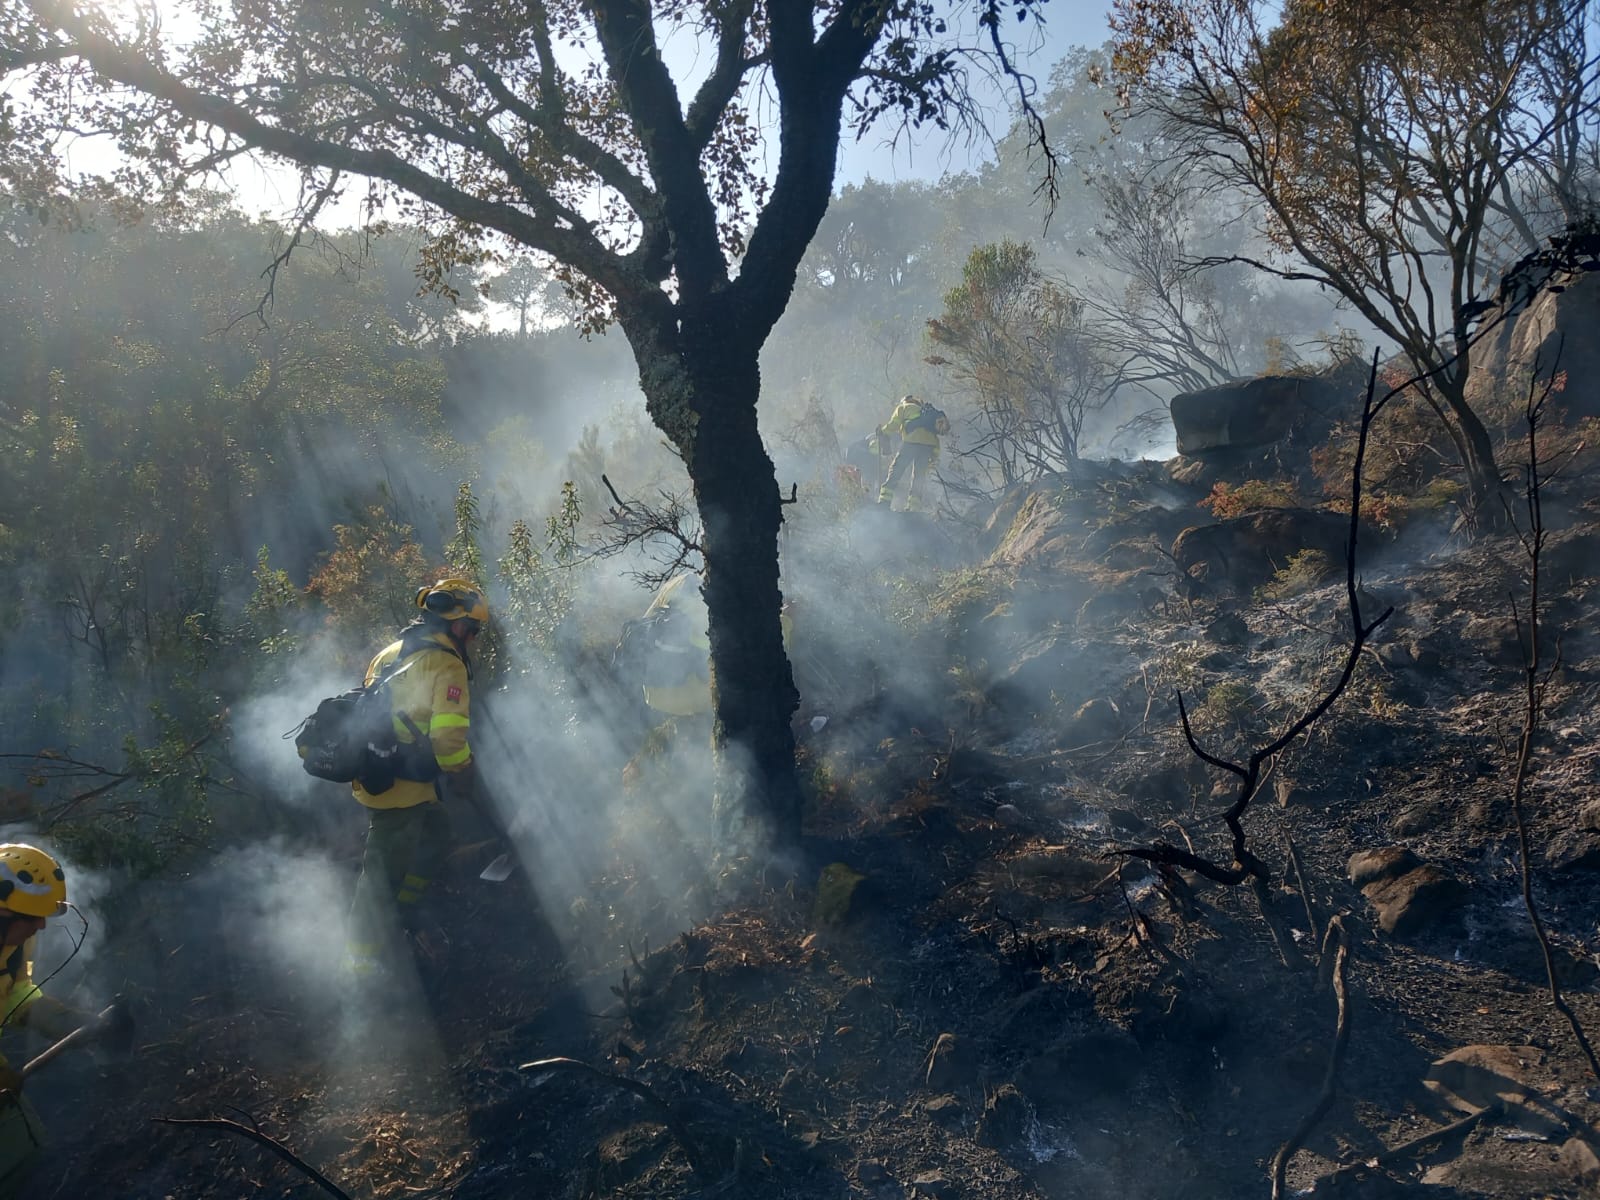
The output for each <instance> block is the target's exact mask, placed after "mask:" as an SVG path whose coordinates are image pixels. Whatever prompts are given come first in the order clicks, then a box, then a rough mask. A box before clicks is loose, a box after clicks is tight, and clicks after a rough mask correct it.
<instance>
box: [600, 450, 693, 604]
mask: <svg viewBox="0 0 1600 1200" xmlns="http://www.w3.org/2000/svg"><path fill="white" fill-rule="evenodd" d="M600 482H601V483H603V484H605V487H606V491H608V492H610V493H611V499H612V501H613V502H614V503H613V504H612V506H611V507H610V508H608V509H607V510H606V515H605V516H604V517H603V518H601V521H600V525H601V527H602V528H603V529H604V530H605V534H604V536H603V538H602V539H601V541H600V543H599V544H598V545H596V546H594V547H592V548H591V549H590V550H589V556H590V557H593V558H611V557H614V556H615V555H618V554H621V553H623V552H624V551H625V550H632V549H634V548H638V549H639V550H641V551H642V552H644V553H645V554H646V555H648V556H649V557H650V558H651V559H652V560H653V561H654V562H655V563H656V564H657V565H656V567H654V568H652V569H649V570H643V571H633V572H630V575H631V576H632V578H634V579H636V580H637V581H639V582H640V583H642V584H644V585H645V586H646V587H660V586H661V585H662V584H663V583H665V582H666V581H667V580H669V579H671V578H673V577H674V576H676V575H678V574H681V573H682V572H684V571H693V572H695V573H696V574H699V573H700V571H701V568H702V564H704V562H705V553H706V552H705V548H704V546H703V545H702V543H701V540H700V538H701V533H700V519H699V517H697V516H696V515H695V513H694V511H693V509H692V507H691V506H690V504H689V502H688V501H687V500H685V499H684V497H682V496H679V495H676V494H674V493H672V492H668V491H665V490H663V491H661V493H660V497H661V498H660V501H659V502H652V501H646V500H624V499H623V498H622V497H621V496H620V495H618V494H617V489H616V488H615V487H613V486H612V483H611V480H610V479H608V478H607V477H606V476H604V475H602V476H600Z"/></svg>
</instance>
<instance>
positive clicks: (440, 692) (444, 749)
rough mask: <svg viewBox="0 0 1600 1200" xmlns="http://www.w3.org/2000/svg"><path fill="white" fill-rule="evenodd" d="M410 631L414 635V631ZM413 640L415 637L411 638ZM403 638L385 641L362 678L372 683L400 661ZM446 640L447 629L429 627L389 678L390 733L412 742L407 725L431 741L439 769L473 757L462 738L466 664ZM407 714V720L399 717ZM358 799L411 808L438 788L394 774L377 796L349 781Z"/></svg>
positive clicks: (458, 766) (467, 724)
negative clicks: (429, 629) (431, 629)
mask: <svg viewBox="0 0 1600 1200" xmlns="http://www.w3.org/2000/svg"><path fill="white" fill-rule="evenodd" d="M414 636H415V635H413V637H414ZM411 644H412V645H415V644H416V642H415V641H414V640H413V641H412V642H411ZM406 645H407V639H406V638H401V639H400V640H399V641H397V642H394V643H392V644H390V645H388V646H385V647H384V648H383V649H382V650H381V651H379V652H378V656H377V657H376V658H374V659H373V660H372V665H371V666H369V667H368V668H367V677H366V682H367V683H368V684H371V683H372V681H373V680H375V679H376V678H377V677H378V676H379V675H380V674H382V673H383V672H384V671H385V670H387V669H388V667H389V666H390V665H391V664H393V663H395V662H397V661H399V659H400V655H401V653H402V651H403V650H404V649H405V648H406ZM458 653H459V651H457V650H456V647H455V645H454V644H453V643H452V642H451V641H450V635H449V634H447V633H444V632H443V631H440V632H431V633H428V634H427V635H425V636H424V637H423V638H422V648H421V649H419V650H416V651H415V652H413V653H412V654H411V655H409V657H408V659H407V662H406V664H405V665H404V666H402V667H401V669H400V671H399V672H398V673H397V674H396V675H394V676H393V677H392V678H391V679H390V680H389V684H388V687H389V704H390V708H391V710H392V711H393V712H394V714H395V718H394V729H395V736H396V737H398V738H399V739H400V741H401V742H403V743H405V744H406V745H408V746H409V745H414V744H415V742H416V739H415V738H414V737H413V736H412V727H415V728H416V730H417V731H418V732H419V733H421V734H422V735H423V736H424V737H426V738H427V739H428V741H429V742H430V743H431V744H432V748H433V757H434V761H435V762H437V763H438V764H439V770H440V771H443V772H446V773H451V772H455V771H464V770H466V768H467V767H468V766H469V765H470V764H471V762H472V748H471V746H469V745H468V743H467V735H468V733H469V732H470V730H471V720H470V718H469V716H468V708H469V705H470V702H471V695H470V689H469V685H468V679H467V665H466V663H464V662H463V661H462V660H461V659H460V658H459V657H457V655H458ZM402 714H404V716H405V717H406V718H407V719H409V721H410V725H407V723H406V721H404V720H401V715H402ZM351 790H352V791H354V792H355V797H356V799H357V800H359V801H361V803H362V804H365V805H366V806H367V807H368V808H413V807H415V806H416V805H418V804H425V803H427V802H428V801H430V800H436V799H438V791H437V790H436V789H435V787H434V785H433V784H432V783H431V782H430V783H422V782H419V781H418V780H414V779H397V780H395V782H394V786H393V787H392V788H390V789H389V790H388V791H386V792H382V793H380V794H378V795H376V796H374V795H372V794H371V793H370V792H368V791H367V789H366V788H364V787H362V786H361V784H359V783H356V784H354V785H352V789H351Z"/></svg>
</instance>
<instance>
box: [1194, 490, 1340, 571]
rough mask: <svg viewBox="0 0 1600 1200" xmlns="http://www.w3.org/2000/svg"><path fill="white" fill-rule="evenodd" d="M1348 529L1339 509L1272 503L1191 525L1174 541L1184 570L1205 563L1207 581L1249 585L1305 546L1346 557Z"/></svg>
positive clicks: (1274, 569)
mask: <svg viewBox="0 0 1600 1200" xmlns="http://www.w3.org/2000/svg"><path fill="white" fill-rule="evenodd" d="M1348 534H1349V526H1348V524H1347V522H1346V520H1345V518H1343V517H1341V516H1340V515H1339V514H1338V513H1331V512H1325V511H1323V510H1321V509H1312V508H1267V509H1261V510H1259V511H1257V512H1251V513H1246V514H1245V515H1244V516H1242V517H1233V518H1231V519H1229V520H1226V521H1218V522H1217V523H1215V524H1213V525H1192V526H1190V527H1189V528H1188V529H1185V530H1184V531H1183V532H1182V533H1180V534H1179V535H1178V537H1177V540H1176V541H1174V542H1173V543H1172V557H1173V559H1174V560H1175V561H1176V562H1177V564H1178V567H1179V568H1180V569H1181V570H1184V571H1189V572H1194V571H1195V570H1196V569H1197V568H1200V567H1202V566H1203V567H1204V568H1205V571H1206V581H1207V582H1208V583H1211V584H1219V583H1222V582H1224V581H1225V582H1227V583H1229V584H1232V585H1233V586H1234V587H1235V588H1240V589H1249V588H1253V587H1255V586H1257V585H1258V584H1262V583H1265V582H1266V581H1267V580H1268V579H1270V578H1272V576H1273V574H1274V573H1275V572H1277V571H1278V570H1279V569H1281V568H1282V567H1283V566H1284V564H1285V563H1287V562H1288V561H1289V558H1290V556H1292V555H1294V554H1297V553H1299V552H1300V551H1301V550H1319V551H1321V552H1322V553H1323V554H1326V555H1327V556H1328V557H1329V558H1330V559H1335V560H1337V559H1342V558H1343V557H1344V544H1345V538H1346V537H1347V536H1348Z"/></svg>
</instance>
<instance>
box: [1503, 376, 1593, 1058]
mask: <svg viewBox="0 0 1600 1200" xmlns="http://www.w3.org/2000/svg"><path fill="white" fill-rule="evenodd" d="M1538 374H1539V369H1538V366H1537V364H1535V367H1534V372H1533V376H1534V378H1533V379H1532V380H1531V381H1530V383H1529V386H1528V399H1527V403H1526V405H1525V407H1524V410H1523V419H1524V420H1525V421H1526V423H1527V426H1528V467H1527V474H1526V477H1525V481H1524V485H1523V498H1524V501H1525V503H1526V506H1527V521H1528V528H1527V529H1526V531H1519V532H1521V536H1522V545H1523V549H1524V550H1525V551H1526V552H1527V555H1528V608H1527V619H1526V621H1524V620H1523V616H1522V614H1521V613H1520V612H1519V611H1518V608H1517V599H1516V597H1515V596H1512V597H1511V617H1512V620H1513V621H1514V622H1515V624H1516V629H1517V640H1518V641H1519V642H1520V643H1521V645H1522V654H1523V665H1522V675H1523V710H1522V736H1521V738H1520V739H1519V741H1518V743H1517V768H1516V776H1515V778H1514V780H1513V782H1512V785H1511V814H1512V817H1513V819H1514V820H1515V821H1516V826H1517V855H1518V859H1519V860H1520V861H1519V867H1520V869H1521V876H1522V906H1523V908H1524V909H1526V910H1527V913H1528V921H1529V923H1530V924H1531V925H1532V926H1533V934H1534V937H1535V938H1537V939H1538V942H1539V953H1540V955H1541V956H1542V957H1543V959H1544V970H1545V978H1546V980H1547V981H1548V983H1549V987H1550V1003H1551V1004H1552V1005H1554V1006H1555V1009H1556V1011H1557V1012H1559V1013H1560V1014H1561V1015H1562V1016H1563V1017H1564V1018H1565V1019H1566V1022H1567V1025H1568V1027H1569V1028H1570V1029H1571V1030H1572V1036H1573V1039H1574V1040H1575V1041H1576V1042H1577V1043H1578V1048H1579V1049H1580V1050H1582V1051H1583V1056H1584V1058H1585V1059H1587V1060H1588V1063H1589V1070H1590V1071H1591V1072H1592V1073H1593V1074H1594V1076H1595V1077H1596V1078H1597V1079H1600V1059H1597V1058H1596V1056H1595V1051H1594V1046H1593V1045H1592V1044H1591V1043H1590V1041H1589V1037H1588V1035H1587V1034H1586V1033H1585V1032H1584V1028H1583V1023H1582V1022H1581V1021H1579V1020H1578V1015H1577V1013H1575V1012H1573V1010H1572V1006H1571V1005H1570V1004H1568V1003H1567V1000H1566V997H1565V996H1563V995H1562V993H1561V983H1560V980H1559V979H1558V978H1557V975H1556V964H1555V956H1554V954H1553V953H1552V952H1551V949H1550V936H1549V934H1548V933H1547V932H1546V931H1545V927H1544V921H1543V919H1542V918H1541V917H1540V915H1539V909H1538V906H1537V905H1536V904H1535V903H1534V899H1533V869H1532V864H1531V862H1530V858H1531V856H1530V854H1529V846H1528V820H1527V814H1526V812H1525V810H1524V807H1523V801H1524V799H1525V796H1526V793H1527V783H1528V775H1529V770H1530V765H1531V763H1532V760H1533V748H1534V744H1535V742H1536V741H1537V740H1538V736H1539V725H1540V722H1541V719H1542V717H1543V713H1544V700H1545V692H1546V689H1547V687H1548V686H1549V683H1550V679H1551V676H1552V675H1553V674H1554V673H1555V671H1556V669H1557V668H1558V667H1559V666H1560V656H1559V654H1558V655H1557V657H1556V660H1555V661H1554V662H1552V663H1551V664H1550V666H1549V667H1548V668H1544V667H1543V665H1542V662H1541V648H1540V645H1539V603H1540V596H1539V583H1540V580H1539V563H1540V559H1541V557H1542V555H1543V551H1544V543H1545V526H1544V506H1543V501H1542V498H1541V482H1542V481H1541V479H1540V476H1539V439H1538V432H1539V422H1540V421H1541V420H1542V419H1543V416H1544V407H1545V403H1546V401H1547V400H1549V398H1550V393H1551V391H1552V390H1553V389H1554V387H1555V378H1556V374H1555V371H1554V370H1553V369H1552V371H1551V372H1550V375H1549V377H1548V378H1547V379H1546V381H1545V383H1544V386H1543V387H1542V388H1541V387H1540V386H1539V383H1538Z"/></svg>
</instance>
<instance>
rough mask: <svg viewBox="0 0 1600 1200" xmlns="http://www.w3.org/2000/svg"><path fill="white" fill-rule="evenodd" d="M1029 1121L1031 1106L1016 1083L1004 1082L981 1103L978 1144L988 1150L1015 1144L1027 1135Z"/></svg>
mask: <svg viewBox="0 0 1600 1200" xmlns="http://www.w3.org/2000/svg"><path fill="white" fill-rule="evenodd" d="M1032 1124H1033V1106H1032V1105H1031V1104H1029V1103H1028V1101H1027V1099H1026V1097H1024V1096H1023V1094H1022V1093H1021V1092H1020V1091H1018V1090H1017V1088H1016V1087H1015V1086H1013V1085H1012V1084H1009V1083H1003V1084H1001V1085H1000V1087H999V1089H998V1090H997V1091H995V1093H994V1094H993V1095H992V1096H990V1097H989V1099H988V1100H987V1101H985V1102H984V1105H983V1115H982V1116H981V1117H979V1118H978V1132H977V1140H978V1144H979V1145H980V1146H988V1147H990V1148H991V1149H1001V1148H1003V1147H1005V1146H1014V1145H1016V1144H1017V1143H1018V1142H1020V1141H1022V1140H1023V1139H1024V1138H1026V1137H1027V1136H1028V1130H1029V1128H1030V1127H1031V1126H1032Z"/></svg>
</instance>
